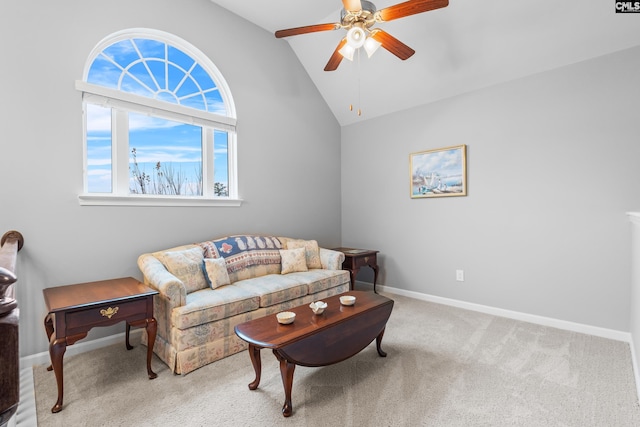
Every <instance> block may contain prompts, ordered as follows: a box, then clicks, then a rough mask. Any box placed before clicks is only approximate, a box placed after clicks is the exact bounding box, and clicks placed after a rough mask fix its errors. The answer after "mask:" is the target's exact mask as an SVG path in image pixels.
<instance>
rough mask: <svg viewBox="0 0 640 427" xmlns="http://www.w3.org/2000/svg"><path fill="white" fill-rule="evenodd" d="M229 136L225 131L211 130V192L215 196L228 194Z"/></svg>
mask: <svg viewBox="0 0 640 427" xmlns="http://www.w3.org/2000/svg"><path fill="white" fill-rule="evenodd" d="M228 149H229V137H228V134H227V132H224V131H221V130H215V131H214V132H213V152H214V158H213V161H214V166H213V171H214V176H213V181H214V184H213V192H214V194H215V195H216V196H223V197H227V196H229V156H228V154H227V153H228Z"/></svg>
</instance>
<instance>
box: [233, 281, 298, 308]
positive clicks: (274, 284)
mask: <svg viewBox="0 0 640 427" xmlns="http://www.w3.org/2000/svg"><path fill="white" fill-rule="evenodd" d="M296 274H304V273H292V274H286V275H281V274H268V275H266V276H262V277H256V278H253V279H246V280H241V281H239V282H235V283H234V284H233V285H231V286H237V287H238V288H241V289H246V290H247V291H253V292H256V293H257V294H258V295H260V307H269V306H271V305H274V304H279V303H281V302H283V301H289V300H292V299H295V298H299V297H302V296H305V295H306V294H307V290H308V286H307V284H306V283H304V282H301V281H300V280H299V279H297V278H295V277H292V276H293V275H296ZM221 289H224V288H221Z"/></svg>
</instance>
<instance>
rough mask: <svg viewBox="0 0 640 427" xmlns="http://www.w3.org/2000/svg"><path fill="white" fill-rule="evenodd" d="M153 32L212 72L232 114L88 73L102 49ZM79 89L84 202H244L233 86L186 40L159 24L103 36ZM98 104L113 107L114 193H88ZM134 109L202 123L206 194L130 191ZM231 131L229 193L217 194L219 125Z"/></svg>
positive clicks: (229, 203) (228, 140)
mask: <svg viewBox="0 0 640 427" xmlns="http://www.w3.org/2000/svg"><path fill="white" fill-rule="evenodd" d="M132 37H135V38H152V39H155V40H159V41H162V42H164V43H168V44H171V45H173V46H175V47H177V48H179V49H180V50H182V51H183V52H185V53H187V54H189V55H191V57H192V58H194V59H195V60H196V61H198V62H199V63H200V64H201V65H202V66H203V67H204V68H205V70H207V72H209V74H210V76H211V77H212V78H213V79H214V81H215V83H216V86H217V87H218V88H219V91H220V94H221V96H222V97H223V100H224V103H225V106H226V108H227V112H228V115H226V116H225V115H220V114H215V113H211V112H207V111H202V110H197V109H193V108H189V107H185V106H183V105H179V104H171V103H168V102H163V101H159V100H156V99H152V98H147V97H144V96H140V95H136V94H133V93H128V92H124V91H120V90H117V89H111V88H108V87H104V86H99V85H95V84H91V83H88V82H87V81H86V80H87V75H88V72H89V69H90V67H91V64H92V63H93V60H94V59H95V57H96V56H97V55H98V54H99V53H100V52H102V50H103V49H105V48H106V47H108V46H110V45H111V44H113V43H116V42H118V41H119V40H122V39H128V38H132ZM75 87H76V89H77V90H78V91H80V92H81V93H82V105H83V180H84V182H83V188H84V190H83V193H82V194H80V195H78V200H79V202H80V205H90V206H240V205H241V204H242V199H241V198H240V197H239V196H238V176H237V138H236V122H237V119H236V117H235V106H234V105H233V101H232V99H231V97H230V96H231V95H230V91H229V89H228V87H227V85H226V82H225V81H224V79H223V78H222V75H221V74H220V72H219V71H218V70H217V69H216V68H215V66H214V65H213V63H211V61H210V60H209V59H208V58H207V57H206V56H204V55H203V54H202V53H201V52H200V51H199V50H197V49H196V48H195V47H193V46H191V45H189V44H188V43H186V42H185V41H184V40H181V39H178V38H177V37H175V36H172V35H171V34H168V33H163V32H160V31H156V30H148V29H135V30H125V31H121V32H119V33H116V34H114V35H112V36H109V37H107V38H105V39H103V41H102V42H100V43H99V44H98V45H97V46H96V47H95V48H94V50H93V52H92V53H91V55H89V59H88V61H87V64H86V66H85V73H84V79H83V80H78V81H76V85H75ZM88 103H89V104H95V105H99V106H102V107H106V108H111V110H112V121H111V123H112V144H111V146H112V148H111V149H112V159H113V161H112V171H111V180H112V187H111V188H112V191H111V193H89V192H88V179H87V171H88V166H87V128H86V123H87V122H86V108H85V107H86V105H87V104H88ZM129 112H135V113H140V114H146V115H149V116H153V117H158V118H162V119H166V120H172V121H176V122H181V123H186V124H190V125H195V126H200V127H202V129H203V130H204V135H203V137H202V141H203V147H202V159H203V168H202V173H203V176H202V179H203V195H202V196H166V195H156V194H130V193H129V175H130V172H129V150H130V148H129V125H128V113H129ZM215 129H217V130H222V131H226V132H227V171H228V182H227V189H228V191H229V195H228V196H227V197H220V196H215V195H214V183H213V177H212V176H211V174H212V173H213V167H214V165H213V160H214V156H213V149H214V141H213V133H214V130H215Z"/></svg>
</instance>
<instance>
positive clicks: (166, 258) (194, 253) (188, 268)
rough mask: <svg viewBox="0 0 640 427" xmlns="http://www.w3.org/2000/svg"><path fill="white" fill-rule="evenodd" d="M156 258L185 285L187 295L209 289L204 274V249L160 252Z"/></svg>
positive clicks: (194, 248) (193, 248)
mask: <svg viewBox="0 0 640 427" xmlns="http://www.w3.org/2000/svg"><path fill="white" fill-rule="evenodd" d="M156 257H157V258H158V259H159V260H160V262H161V263H162V264H163V265H164V266H165V267H166V269H167V270H168V271H169V272H170V273H171V274H173V275H174V276H176V277H177V278H178V279H179V280H180V281H181V282H182V283H183V284H184V287H185V289H186V291H187V293H191V292H195V291H198V290H200V289H204V288H206V287H207V281H206V280H205V278H204V274H203V273H202V262H203V260H204V256H203V253H202V248H200V247H198V246H194V247H192V248H189V249H184V250H180V251H166V252H158V253H157V254H156Z"/></svg>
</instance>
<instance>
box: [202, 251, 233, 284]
mask: <svg viewBox="0 0 640 427" xmlns="http://www.w3.org/2000/svg"><path fill="white" fill-rule="evenodd" d="M202 268H203V271H204V278H205V279H207V282H209V286H210V287H211V289H216V288H219V287H220V286H224V285H229V284H231V281H229V274H228V273H227V263H226V262H225V260H224V258H205V259H204V261H203V263H202Z"/></svg>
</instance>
